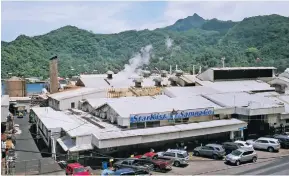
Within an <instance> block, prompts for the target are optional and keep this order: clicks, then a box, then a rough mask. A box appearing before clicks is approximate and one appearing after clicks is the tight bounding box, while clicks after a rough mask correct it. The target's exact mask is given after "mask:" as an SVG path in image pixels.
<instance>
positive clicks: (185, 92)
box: [164, 86, 220, 97]
mask: <svg viewBox="0 0 289 176" xmlns="http://www.w3.org/2000/svg"><path fill="white" fill-rule="evenodd" d="M214 93H220V91H217V90H215V89H213V88H211V87H205V86H193V87H167V88H165V89H164V94H165V95H167V96H169V97H191V96H195V95H203V94H214Z"/></svg>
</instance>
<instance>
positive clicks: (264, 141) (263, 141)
mask: <svg viewBox="0 0 289 176" xmlns="http://www.w3.org/2000/svg"><path fill="white" fill-rule="evenodd" d="M256 142H257V143H263V144H266V143H268V141H266V140H257V141H256Z"/></svg>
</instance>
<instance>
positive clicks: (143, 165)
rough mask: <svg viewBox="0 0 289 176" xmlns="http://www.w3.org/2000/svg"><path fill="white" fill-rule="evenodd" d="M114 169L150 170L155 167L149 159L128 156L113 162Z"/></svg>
mask: <svg viewBox="0 0 289 176" xmlns="http://www.w3.org/2000/svg"><path fill="white" fill-rule="evenodd" d="M113 167H114V168H115V169H117V170H118V169H121V168H132V169H137V170H147V171H152V170H154V168H155V163H153V162H152V161H149V160H140V159H137V158H128V159H125V160H120V161H117V162H115V163H114V164H113Z"/></svg>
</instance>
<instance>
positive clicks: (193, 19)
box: [167, 13, 206, 31]
mask: <svg viewBox="0 0 289 176" xmlns="http://www.w3.org/2000/svg"><path fill="white" fill-rule="evenodd" d="M205 22H206V20H205V19H204V18H202V17H200V16H199V15H198V14H196V13H194V14H193V15H192V16H188V17H186V18H184V19H179V20H178V21H176V22H175V24H173V25H171V26H168V27H167V29H169V30H173V31H187V30H190V29H192V28H200V27H201V26H202V25H203V24H204V23H205Z"/></svg>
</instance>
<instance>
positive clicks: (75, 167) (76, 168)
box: [65, 163, 90, 175]
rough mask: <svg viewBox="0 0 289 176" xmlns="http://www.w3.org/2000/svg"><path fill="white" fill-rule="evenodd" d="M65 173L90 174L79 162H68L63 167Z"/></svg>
mask: <svg viewBox="0 0 289 176" xmlns="http://www.w3.org/2000/svg"><path fill="white" fill-rule="evenodd" d="M65 174H66V175H90V172H89V170H88V169H86V168H85V167H84V166H82V165H81V164H79V163H70V164H68V165H67V166H66V169H65Z"/></svg>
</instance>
